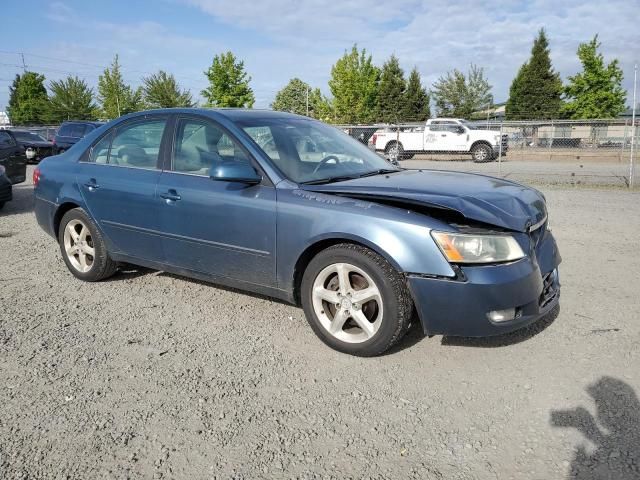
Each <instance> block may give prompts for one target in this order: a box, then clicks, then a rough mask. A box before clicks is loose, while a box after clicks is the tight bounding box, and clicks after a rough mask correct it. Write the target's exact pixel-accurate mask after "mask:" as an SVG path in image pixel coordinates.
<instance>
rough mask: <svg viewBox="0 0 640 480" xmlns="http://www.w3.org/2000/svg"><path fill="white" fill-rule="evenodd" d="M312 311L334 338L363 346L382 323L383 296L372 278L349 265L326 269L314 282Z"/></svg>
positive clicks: (331, 266)
mask: <svg viewBox="0 0 640 480" xmlns="http://www.w3.org/2000/svg"><path fill="white" fill-rule="evenodd" d="M312 302H313V309H314V312H315V314H316V316H317V317H318V319H319V320H320V323H321V324H322V326H323V327H324V328H325V329H326V330H327V331H328V332H329V333H330V334H331V335H333V336H334V337H335V338H337V339H338V340H341V341H343V342H348V343H362V342H365V341H367V340H369V339H370V338H372V337H373V336H374V335H375V334H376V332H377V331H378V329H379V328H380V325H381V324H382V315H383V308H382V295H381V293H380V290H379V288H378V287H377V286H376V284H375V282H374V281H373V280H372V278H371V277H370V276H369V275H368V274H367V273H366V272H365V271H364V270H362V269H361V268H359V267H356V266H355V265H351V264H349V263H334V264H331V265H329V266H327V267H325V268H324V269H323V270H322V271H321V272H320V273H319V274H318V275H317V277H316V279H315V280H314V282H313V290H312Z"/></svg>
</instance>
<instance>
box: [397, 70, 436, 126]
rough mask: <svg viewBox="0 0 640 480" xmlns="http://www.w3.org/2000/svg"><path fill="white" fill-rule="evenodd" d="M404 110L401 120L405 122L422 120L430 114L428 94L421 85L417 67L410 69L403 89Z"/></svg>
mask: <svg viewBox="0 0 640 480" xmlns="http://www.w3.org/2000/svg"><path fill="white" fill-rule="evenodd" d="M404 105H405V111H404V114H403V115H402V120H403V121H405V122H422V121H425V120H427V119H428V118H429V117H430V116H431V109H430V108H429V95H428V94H427V91H426V89H424V88H423V87H422V82H421V81H420V74H419V73H418V69H416V68H414V69H413V70H411V74H410V75H409V81H408V82H407V89H406V91H405V100H404Z"/></svg>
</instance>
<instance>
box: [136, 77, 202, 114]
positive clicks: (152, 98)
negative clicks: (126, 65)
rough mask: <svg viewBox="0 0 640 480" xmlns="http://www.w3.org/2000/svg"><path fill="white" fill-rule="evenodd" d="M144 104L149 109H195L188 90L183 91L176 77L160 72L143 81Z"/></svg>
mask: <svg viewBox="0 0 640 480" xmlns="http://www.w3.org/2000/svg"><path fill="white" fill-rule="evenodd" d="M142 84H143V87H142V92H143V95H144V102H145V104H146V106H147V107H149V108H174V107H187V108H190V107H193V106H194V105H195V104H194V102H193V99H192V97H191V93H190V92H189V91H188V90H181V89H180V86H179V85H178V82H176V79H175V77H174V76H173V75H172V74H170V73H166V72H164V71H163V70H160V71H159V72H158V73H154V74H153V75H150V76H148V77H144V78H143V79H142Z"/></svg>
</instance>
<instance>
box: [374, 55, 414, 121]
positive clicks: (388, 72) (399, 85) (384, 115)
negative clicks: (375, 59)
mask: <svg viewBox="0 0 640 480" xmlns="http://www.w3.org/2000/svg"><path fill="white" fill-rule="evenodd" d="M406 88H407V82H406V81H405V79H404V71H403V70H402V68H400V62H399V61H398V57H396V56H395V55H391V57H389V60H387V61H386V62H385V63H384V65H382V71H381V73H380V84H379V86H378V98H377V100H376V118H375V120H376V121H378V122H384V123H393V122H395V123H398V122H400V121H402V120H403V118H402V117H403V116H404V114H405V113H406V104H405V101H406V96H405V90H406Z"/></svg>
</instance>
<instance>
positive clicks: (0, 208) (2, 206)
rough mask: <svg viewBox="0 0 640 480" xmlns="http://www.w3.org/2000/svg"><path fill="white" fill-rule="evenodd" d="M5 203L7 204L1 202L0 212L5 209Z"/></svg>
mask: <svg viewBox="0 0 640 480" xmlns="http://www.w3.org/2000/svg"><path fill="white" fill-rule="evenodd" d="M4 203H5V202H0V210H2V209H3V208H4Z"/></svg>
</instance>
